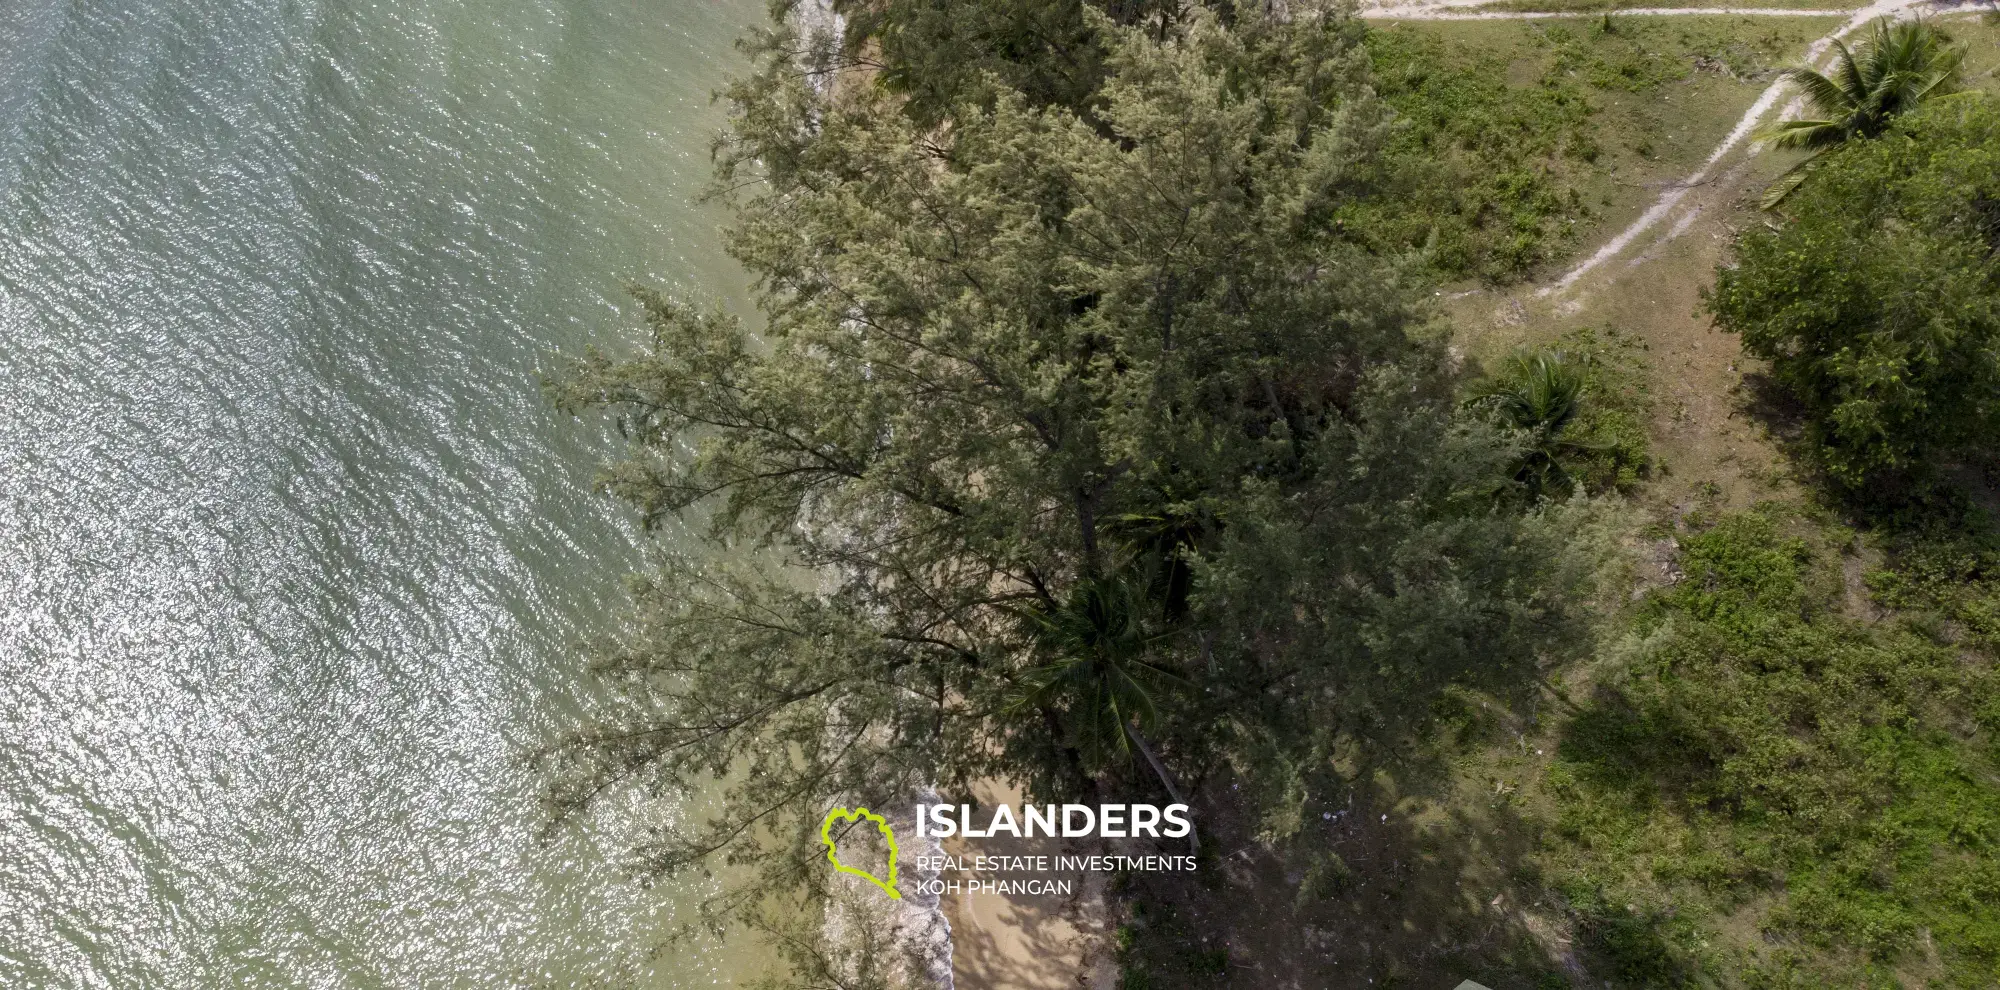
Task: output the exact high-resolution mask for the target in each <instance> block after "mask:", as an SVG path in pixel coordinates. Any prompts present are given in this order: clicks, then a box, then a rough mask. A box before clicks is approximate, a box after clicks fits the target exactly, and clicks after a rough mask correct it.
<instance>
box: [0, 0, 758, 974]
mask: <svg viewBox="0 0 2000 990" xmlns="http://www.w3.org/2000/svg"><path fill="white" fill-rule="evenodd" d="M758 16H761V7H759V6H758V5H756V4H754V3H751V2H748V0H727V2H712V0H660V2H638V0H624V2H619V0H544V2H542V3H539V4H529V3H519V4H505V3H490V2H488V3H473V2H458V3H453V2H443V0H396V2H387V0H381V2H370V3H362V2H338V0H334V2H327V0H267V2H261V3H253V2H248V0H108V2H103V3H82V4H78V3H58V2H56V0H0V552H4V554H5V558H4V564H0V986H4V987H36V988H41V987H47V988H68V987H116V988H121V990H123V988H137V987H172V988H205V987H225V986H227V987H343V988H345V987H427V988H428V987H459V986H464V987H473V986H479V987H488V986H525V985H539V984H541V983H544V982H546V983H548V984H551V985H556V986H570V985H577V984H579V983H581V982H582V981H583V979H584V978H585V977H588V976H591V975H593V974H595V975H614V974H618V973H628V972H638V973H642V974H643V973H645V972H648V971H649V970H656V971H657V972H656V973H655V975H654V977H653V978H652V979H650V980H648V981H647V982H650V983H653V984H656V985H666V986H677V985H685V986H695V985H710V984H711V983H713V982H714V981H715V980H716V979H717V978H718V975H717V974H718V970H717V969H716V967H717V966H719V965H721V963H722V960H721V959H720V958H719V956H717V955H716V954H715V953H713V952H706V953H705V952H700V951H690V952H684V953H681V954H679V955H672V956H667V957H663V958H659V959H647V958H646V957H645V955H644V951H645V949H647V948H648V947H649V946H650V945H651V944H652V941H653V938H652V936H653V934H654V933H655V932H657V931H658V930H659V928H660V926H661V924H662V923H663V921H664V919H666V918H668V917H670V916H671V914H672V913H673V911H674V909H675V906H676V898H681V899H685V898H687V897H689V896H691V895H692V893H693V892H692V891H690V890H687V889H684V888H683V889H667V890H653V891H647V890H642V889H640V888H639V887H638V886H637V885H635V884H632V883H630V882H629V881H628V880H627V879H625V877H624V874H623V873H622V872H621V871H620V870H619V869H618V868H617V866H616V864H615V863H614V862H613V861H612V859H611V856H612V854H613V853H615V851H616V850H617V849H618V848H619V840H620V838H621V836H620V835H619V834H617V833H616V828H618V827H626V828H629V827H635V826H636V825H637V824H638V822H637V817H638V816H637V815H633V816H626V817H625V818H623V819H619V820H620V821H623V822H624V823H625V824H624V825H623V826H616V825H613V824H606V825H604V826H603V828H602V831H600V832H599V833H596V834H587V835H576V834H572V835H567V836H565V837H563V838H560V839H559V840H557V841H555V842H553V843H551V844H540V843H537V842H536V839H535V830H536V828H537V826H538V824H539V823H540V818H539V816H538V813H537V810H536V808H535V805H534V791H533V785H532V781H531V780H529V779H528V778H527V776H526V775H525V774H524V772H523V771H522V770H521V768H520V767H518V766H517V765H515V763H514V762H513V759H514V756H515V754H516V753H518V752H519V750H520V749H521V748H522V747H524V746H528V745H532V744H534V743H535V742H538V741H540V740H544V739H546V738H548V736H549V734H550V733H552V732H554V731H557V730H559V729H561V728H563V727H565V726H569V725H573V724H575V722H576V720H577V719H578V718H580V717H581V714H580V713H581V711H582V710H583V708H584V707H586V706H587V691H586V687H585V684H584V682H583V681H582V678H581V676H580V673H579V671H578V669H577V665H576V663H575V661H574V656H575V650H574V649H573V647H574V644H575V643H576V642H577V641H578V640H579V639H581V638H582V637H585V636H587V635H590V634H591V633H593V632H595V631H599V630H601V629H603V628H604V623H605V622H606V621H608V620H611V619H613V618H615V616H616V615H617V614H618V612H619V610H620V607H621V599H620V594H621V593H620V590H619V584H618V580H619V575H620V574H621V573H622V572H624V571H626V570H629V569H630V568H632V567H633V566H635V565H636V561H637V554H636V551H635V547H634V540H633V536H632V534H631V532H630V531H629V529H628V527H627V526H626V525H625V521H624V517H623V515H622V513H621V512H620V511H619V510H618V509H617V507H615V506H612V505H609V504H607V503H605V502H603V501H601V500H597V499H593V498H590V497H589V496H588V495H587V494H586V488H587V484H588V481H589V476H590V473H591V466H592V464H593V463H594V462H595V460H596V459H597V458H599V457H600V456H602V454H603V453H604V451H605V450H606V438H605V437H604V436H603V431H602V429H601V428H600V426H599V425H597V424H578V423H574V422H571V421H567V420H563V419H560V418H558V417H557V416H555V415H554V414H553V412H552V411H550V410H549V409H548V408H547V407H546V406H545V404H544V403H543V401H542V399H541V397H540V395H539V392H538V373H539V372H540V370H541V369H544V368H546V367H548V366H549V364H550V356H551V355H552V354H553V353H556V352H559V351H574V350H576V349H578V348H580V347H581V346H582V345H583V344H584V343H585V342H590V341H597V342H604V343H613V342H615V341H617V340H618V339H620V337H621V335H626V334H629V333H630V332H631V317H630V315H629V313H627V312H624V311H623V309H624V300H623V299H622V297H621V295H620V292H619V289H618V286H619V284H620V283H621V282H622V281H624V280H627V279H646V280H650V281H654V282H658V283H661V284H667V285H673V286H678V287H680V288H681V289H683V290H691V291H694V292H696V293H700V294H707V295H714V296H730V295H732V294H734V293H735V291H736V289H737V285H736V283H735V278H736V276H735V275H734V274H733V273H732V270H731V269H730V268H729V267H728V265H727V263H726V262H725V261H724V260H723V259H721V258H720V257H719V256H718V255H717V252H716V251H715V247H714V244H715V239H714V237H713V234H712V229H713V225H714V220H715V218H714V216H713V215H712V214H711V213H708V212H705V211H703V210H701V209H699V208H697V207H695V206H694V205H692V204H691V202H690V196H691V195H693V194H694V193H695V192H697V191H698V190H699V188H700V186H701V184H702V183H703V182H704V181H705V179H706V177H707V174H708V158H707V141H708V136H709V135H710V134H711V133H712V132H713V131H714V129H715V128H716V127H717V126H718V124H719V111H718V110H717V109H716V108H715V107H713V106H712V105H711V104H710V102H709V100H708V94H709V92H710V91H711V90H712V89H713V88H714V87H715V86H717V85H718V84H719V83H720V81H721V79H722V76H723V74H724V73H725V72H727V71H729V70H730V69H732V68H733V67H734V66H735V64H736V55H735V53H734V52H733V50H732V49H731V48H730V46H729V40H730V39H731V38H732V37H734V36H735V35H736V34H737V33H738V32H739V30H740V29H741V28H742V27H743V26H744V25H745V24H747V23H749V22H750V21H751V20H752V19H753V18H755V17H758ZM670 810H671V809H666V810H665V811H662V810H661V809H653V810H652V813H670Z"/></svg>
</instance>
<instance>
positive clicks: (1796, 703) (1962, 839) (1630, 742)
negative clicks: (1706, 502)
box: [1548, 510, 2000, 986]
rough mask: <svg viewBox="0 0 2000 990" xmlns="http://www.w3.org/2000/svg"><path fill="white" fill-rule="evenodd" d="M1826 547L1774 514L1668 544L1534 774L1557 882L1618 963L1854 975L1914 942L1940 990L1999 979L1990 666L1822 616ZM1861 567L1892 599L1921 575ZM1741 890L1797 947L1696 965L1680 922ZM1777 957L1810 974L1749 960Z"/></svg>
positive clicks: (1999, 803) (1904, 954) (1833, 604)
mask: <svg viewBox="0 0 2000 990" xmlns="http://www.w3.org/2000/svg"><path fill="white" fill-rule="evenodd" d="M1834 535H1835V536H1839V534H1838V533H1836V534H1834ZM1845 542H1846V541H1845V539H1838V540H1836V539H1832V538H1829V537H1828V535H1827V533H1826V532H1825V531H1821V530H1816V529H1815V528H1814V527H1812V526H1810V525H1805V524H1803V523H1802V522H1801V521H1799V520H1797V519H1792V518H1788V517H1786V516H1784V515H1782V514H1780V513H1778V512H1777V511H1775V510H1770V511H1760V512H1756V513H1747V514H1740V515H1733V516H1727V517H1724V518H1722V519H1721V520H1719V521H1717V522H1716V523H1715V525H1714V526H1713V527H1712V528H1710V529H1708V530H1706V531H1705V532H1701V533H1698V534H1695V535H1693V536H1690V537H1688V538H1686V540H1685V542H1684V546H1683V553H1682V559H1681V566H1682V569H1683V571H1684V573H1685V578H1684V579H1683V580H1681V581H1680V582H1679V583H1678V584H1676V585H1674V586H1672V587H1671V588H1670V589H1668V590H1666V591H1664V592H1662V593H1659V594H1657V595H1656V596H1655V597H1654V598H1653V599H1652V600H1651V602H1650V603H1649V605H1648V606H1647V607H1646V610H1645V615H1644V618H1643V620H1642V623H1641V638H1640V639H1639V640H1638V641H1637V644H1636V646H1635V647H1634V653H1633V656H1632V659H1631V663H1630V665H1629V669H1627V670H1626V671H1625V673H1624V674H1623V675H1622V677H1621V678H1620V679H1619V680H1618V681H1617V682H1616V683H1614V684H1613V685H1611V686H1610V689H1609V690H1607V691H1605V692H1604V693H1603V694H1602V695H1601V696H1600V697H1599V698H1598V699H1597V700H1596V701H1595V702H1593V703H1592V704H1591V705H1589V706H1587V707H1586V708H1585V709H1583V710H1582V711H1581V712H1579V713H1578V714H1577V715H1576V716H1575V717H1574V719H1573V720H1572V722H1571V723H1570V725H1569V726H1568V728H1567V730H1566V734H1565V740H1564V742H1563V744H1562V746H1561V748H1560V750H1559V755H1560V759H1559V760H1558V761H1557V762H1556V764H1555V765H1554V766H1553V767H1552V768H1551V770H1550V772H1549V777H1548V790H1549V793H1550V794H1551V796H1552V797H1553V798H1554V799H1555V801H1556V807H1557V815H1556V821H1555V823H1554V825H1555V827H1554V829H1553V837H1554V838H1555V840H1556V842H1557V845H1556V847H1555V848H1556V849H1557V850H1559V852H1558V855H1559V857H1561V859H1562V862H1563V869H1562V871H1561V873H1560V876H1562V877H1566V878H1567V879H1559V881H1558V885H1559V889H1563V890H1564V891H1565V893H1566V894H1567V895H1568V896H1569V898H1570V900H1571V902H1572V904H1573V906H1574V907H1575V909H1576V910H1577V913H1578V914H1579V916H1580V917H1581V918H1582V921H1583V926H1584V928H1585V929H1586V930H1587V931H1588V932H1589V933H1590V934H1591V937H1592V938H1593V939H1594V943H1593V944H1594V945H1595V946H1596V950H1595V951H1597V952H1598V953H1599V954H1600V955H1601V956H1603V957H1604V958H1605V959H1606V960H1607V961H1608V965H1610V966H1611V967H1612V968H1613V969H1615V970H1617V971H1618V972H1620V973H1623V974H1626V975H1625V976H1623V977H1622V978H1623V979H1627V980H1632V981H1635V982H1637V983H1639V984H1642V985H1671V981H1670V980H1669V979H1668V977H1667V976H1662V975H1661V974H1663V973H1672V972H1678V970H1676V969H1674V967H1677V966H1683V965H1693V964H1694V962H1696V961H1700V964H1701V965H1702V966H1704V967H1708V968H1721V969H1724V970H1727V971H1731V972H1730V975H1732V976H1734V977H1736V978H1737V979H1732V980H1731V982H1737V981H1738V980H1741V981H1743V982H1755V981H1754V980H1752V979H1751V976H1752V974H1756V973H1763V974H1765V975H1764V976H1759V977H1757V978H1756V979H1758V980H1764V981H1765V983H1764V984H1763V985H1773V986H1781V985H1853V984H1854V982H1855V981H1857V980H1861V979H1873V978H1874V977H1875V976H1879V975H1880V974H1882V973H1885V972H1887V970H1888V968H1890V967H1893V966H1895V965H1897V964H1898V963H1899V961H1900V960H1905V959H1907V958H1909V956H1910V954H1911V953H1912V951H1913V950H1914V949H1915V948H1916V946H1917V945H1918V943H1919V942H1920V941H1922V940H1923V938H1924V937H1925V935H1926V934H1927V936H1928V939H1929V941H1930V943H1931V944H1932V945H1934V946H1935V948H1936V951H1937V953H1938V955H1939V958H1940V960H1941V962H1940V963H1939V964H1940V965H1941V966H1942V967H1943V968H1944V970H1945V972H1946V973H1948V974H1949V980H1950V982H1949V984H1948V985H1952V986H1984V985H1989V984H1990V983H1991V982H1992V981H1993V980H1994V979H1995V978H1996V977H2000V788H1997V787H1995V786H1994V781H1995V780H1996V779H2000V776H1997V775H1996V763H1995V757H1996V755H2000V754H1996V753H1995V751H1994V748H1993V739H1994V736H1993V732H1994V728H1995V726H1994V723H1993V722H1992V721H1990V720H1987V719H1986V718H1985V716H1984V715H1983V714H1982V713H1984V712H1987V711H1990V710H1992V708H1993V706H1994V705H1995V704H1996V700H2000V678H1996V675H1995V673H1994V667H1993V662H1992V657H1991V655H1990V654H1989V655H1977V656H1975V655H1971V654H1967V653H1965V652H1964V650H1963V648H1962V647H1963V644H1959V645H1953V644H1948V643H1943V642H1940V641H1939V640H1938V639H1937V638H1935V637H1933V636H1931V635H1927V634H1925V633H1924V632H1922V631H1921V630H1919V629H1916V628H1912V627H1910V626H1908V625H1906V624H1901V623H1881V624H1878V625H1870V624H1868V623H1865V622H1862V621H1859V620H1857V619H1855V618H1852V617H1849V616H1847V615H1846V614H1844V613H1843V612H1842V611H1841V603H1842V601H1843V589H1844V585H1843V580H1842V572H1841V568H1840V549H1839V546H1840V545H1841V544H1844V543H1845ZM1897 581H1901V582H1903V583H1901V584H1896V582H1897ZM1877 583H1878V585H1883V586H1887V585H1891V584H1895V585H1896V587H1898V589H1899V594H1904V595H1906V596H1908V597H1907V598H1906V599H1905V600H1906V601H1915V600H1916V598H1917V596H1920V595H1922V594H1923V592H1922V590H1921V589H1923V588H1925V587H1930V586H1933V585H1932V584H1931V583H1930V579H1928V578H1925V577H1923V576H1921V575H1915V576H1906V577H1904V578H1899V579H1894V580H1891V579H1888V578H1878V580H1877ZM1995 591H2000V583H1996V584H1989V585H1987V586H1985V588H1984V589H1983V591H1982V592H1981V594H1983V595H1985V596H1986V600H1987V601H1989V602H1990V601H1991V600H1992V596H1993V594H1994V592H1995ZM1963 607H1966V608H1972V607H1975V606H1972V605H1971V604H1969V603H1967V604H1966V605H1964V606H1963ZM1980 607H1983V606H1980ZM1756 897H1762V898H1764V899H1767V900H1768V903H1769V909H1768V910H1767V911H1766V912H1765V913H1764V914H1763V919H1762V927H1763V930H1764V933H1765V939H1764V943H1765V944H1767V945H1772V946H1775V945H1785V944H1793V945H1802V946H1808V947H1811V948H1812V949H1814V950H1815V951H1813V952H1811V953H1808V954H1807V955H1805V956H1803V957H1801V958H1799V959H1794V960H1792V961H1791V962H1788V963H1785V964H1784V965H1783V966H1780V965H1778V963H1777V962H1775V961H1774V960H1775V959H1776V956H1771V957H1770V958H1765V956H1766V953H1765V952H1764V951H1763V950H1762V949H1760V948H1753V949H1751V950H1747V951H1749V958H1747V959H1743V960H1739V961H1738V962H1737V963H1735V964H1725V963H1722V962H1718V961H1717V960H1716V959H1714V958H1704V956H1705V953H1704V952H1703V950H1702V949H1701V945H1702V943H1703V940H1704V938H1705V937H1706V935H1705V933H1704V929H1703V927H1702V926H1698V925H1696V924H1695V923H1694V922H1695V919H1697V918H1701V917H1706V918H1707V919H1709V921H1708V924H1709V925H1710V926H1712V925H1713V923H1714V922H1715V921H1716V920H1717V919H1719V918H1720V917H1722V916H1724V915H1726V914H1729V913H1731V912H1734V911H1736V910H1739V909H1741V908H1743V907H1744V906H1745V905H1747V904H1749V903H1750V902H1751V900H1752V898H1756ZM1625 903H1632V904H1634V905H1635V908H1634V909H1632V910H1624V911H1622V912H1621V911H1619V910H1615V908H1617V907H1621V906H1622V905H1623V904H1625ZM1664 904H1671V905H1672V906H1673V907H1674V909H1675V910H1674V911H1671V912H1669V911H1667V910H1665V909H1664V908H1663V907H1662V905H1664ZM1649 905H1650V906H1649ZM1787 966H1789V967H1791V968H1793V969H1796V968H1798V967H1800V966H1803V967H1805V968H1806V969H1807V970H1809V971H1810V973H1811V974H1815V975H1814V977H1813V978H1816V979H1819V980H1822V981H1824V982H1822V983H1819V984H1812V983H1809V982H1803V983H1802V982H1797V981H1794V982H1793V983H1787V982H1784V981H1782V980H1779V979H1778V977H1777V976H1774V975H1771V974H1776V973H1780V972H1782V971H1784V969H1785V967H1787ZM1774 967H1775V968H1774ZM1646 974H1651V975H1650V976H1648V975H1646ZM1675 978H1678V977H1675ZM1787 979H1789V978H1787ZM1649 981H1664V982H1649ZM1772 981H1776V982H1772Z"/></svg>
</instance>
